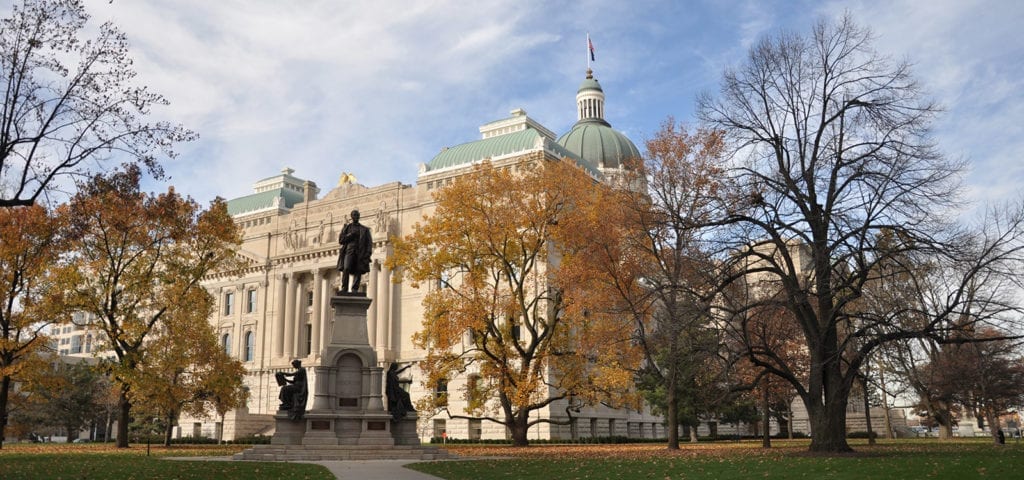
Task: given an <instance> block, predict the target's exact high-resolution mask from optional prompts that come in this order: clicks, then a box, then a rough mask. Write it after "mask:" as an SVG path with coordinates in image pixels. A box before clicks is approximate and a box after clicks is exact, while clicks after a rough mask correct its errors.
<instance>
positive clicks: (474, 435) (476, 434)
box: [469, 418, 484, 440]
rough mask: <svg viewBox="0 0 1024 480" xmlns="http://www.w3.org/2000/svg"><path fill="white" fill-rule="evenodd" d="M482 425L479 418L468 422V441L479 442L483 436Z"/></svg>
mask: <svg viewBox="0 0 1024 480" xmlns="http://www.w3.org/2000/svg"><path fill="white" fill-rule="evenodd" d="M483 431H484V429H483V423H482V422H481V420H480V419H479V418H471V419H470V420H469V439H470V440H480V437H481V436H482V435H483Z"/></svg>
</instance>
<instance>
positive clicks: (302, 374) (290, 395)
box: [274, 360, 309, 420]
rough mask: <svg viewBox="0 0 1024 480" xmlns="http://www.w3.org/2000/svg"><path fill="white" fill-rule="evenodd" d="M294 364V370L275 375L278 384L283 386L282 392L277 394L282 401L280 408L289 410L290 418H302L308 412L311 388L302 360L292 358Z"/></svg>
mask: <svg viewBox="0 0 1024 480" xmlns="http://www.w3.org/2000/svg"><path fill="white" fill-rule="evenodd" d="M292 366H293V367H295V371H294V372H292V373H285V372H277V374H275V375H274V377H275V378H276V379H277V384H278V385H280V386H281V392H280V393H279V394H278V395H277V398H278V400H280V401H281V405H280V406H279V407H278V409H279V410H286V411H288V418H291V419H292V420H300V419H301V418H302V416H303V415H304V414H305V413H306V399H307V398H308V396H309V389H308V387H307V385H306V369H305V368H302V361H301V360H292ZM289 377H290V379H289Z"/></svg>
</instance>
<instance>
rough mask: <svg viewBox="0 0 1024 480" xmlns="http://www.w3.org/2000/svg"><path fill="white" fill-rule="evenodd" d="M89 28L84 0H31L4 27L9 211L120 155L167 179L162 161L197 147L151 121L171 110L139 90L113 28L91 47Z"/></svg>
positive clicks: (2, 154)
mask: <svg viewBox="0 0 1024 480" xmlns="http://www.w3.org/2000/svg"><path fill="white" fill-rule="evenodd" d="M88 19H89V15H88V14H87V13H86V12H85V7H84V6H83V4H82V2H81V0H23V1H21V2H17V3H16V4H15V5H14V6H13V9H12V13H11V16H10V17H7V18H4V19H3V20H0V82H2V87H3V89H4V92H3V94H2V95H3V109H2V110H0V207H10V206H18V205H31V204H33V203H35V202H36V201H38V200H40V197H42V198H46V197H47V195H48V194H49V193H50V192H53V191H56V190H57V189H59V188H60V185H61V184H62V182H61V181H60V180H59V179H60V177H78V178H86V177H88V176H89V175H90V174H91V173H93V172H92V171H93V170H94V169H95V168H97V167H99V166H100V165H101V164H102V163H103V162H104V161H105V160H107V159H109V158H111V157H113V156H115V155H116V156H117V157H118V158H119V159H122V160H123V159H124V158H127V161H128V162H129V163H138V164H141V165H144V166H145V168H146V169H147V170H148V171H149V173H150V174H151V175H153V176H154V177H157V178H160V177H162V175H163V171H162V169H161V168H160V166H159V164H158V163H157V156H158V155H160V154H166V155H168V156H173V151H172V150H171V146H172V144H174V143H175V142H179V141H186V140H191V139H192V138H194V137H195V135H194V134H193V133H192V132H190V131H188V130H185V129H183V128H182V127H181V126H178V125H172V124H169V123H166V122H154V123H147V122H145V121H144V118H145V117H147V116H149V115H150V111H151V109H152V108H153V107H154V106H159V105H165V104H166V103H167V102H166V101H165V100H164V98H163V97H162V96H160V95H158V94H155V93H152V92H150V91H148V90H147V89H146V88H145V87H141V86H137V85H135V82H134V80H135V76H136V73H135V71H134V69H133V68H132V60H131V58H130V57H129V55H128V41H127V39H126V38H125V36H124V34H122V33H121V32H119V31H118V30H117V29H116V28H115V27H114V25H113V24H111V23H104V24H103V25H101V26H100V27H99V31H98V33H97V35H96V37H95V38H90V39H83V38H82V31H83V29H84V28H85V25H86V22H87V20H88ZM65 185H67V186H70V185H71V182H70V181H69V182H65Z"/></svg>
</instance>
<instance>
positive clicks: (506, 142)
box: [427, 128, 600, 175]
mask: <svg viewBox="0 0 1024 480" xmlns="http://www.w3.org/2000/svg"><path fill="white" fill-rule="evenodd" d="M543 138H545V137H544V135H542V134H541V133H540V132H538V131H537V130H534V129H532V128H527V129H525V130H520V131H518V132H513V133H508V134H505V135H499V136H496V137H491V138H485V139H483V140H476V141H473V142H467V143H463V144H461V145H456V146H454V147H450V148H447V149H445V150H444V151H442V152H441V153H439V154H437V155H436V156H435V157H434V158H433V159H431V160H430V162H428V163H427V171H431V170H440V169H442V168H451V167H457V166H460V165H469V164H471V163H473V162H478V161H481V160H484V159H487V158H494V157H500V156H502V155H508V154H511V153H516V152H522V151H526V150H531V149H534V148H536V147H537V141H538V139H543ZM545 147H546V148H548V149H550V150H552V151H553V152H554V153H555V154H556V155H557V156H559V157H560V158H569V159H571V160H573V161H575V162H576V163H577V164H579V165H581V166H583V167H584V168H586V169H587V171H589V172H590V173H591V174H594V175H600V172H598V170H597V169H595V168H594V167H593V165H591V164H590V163H589V162H585V161H583V159H582V158H580V156H579V155H576V154H575V153H573V152H572V151H570V150H568V149H566V148H564V147H563V146H561V145H559V144H557V143H555V142H551V141H547V142H545Z"/></svg>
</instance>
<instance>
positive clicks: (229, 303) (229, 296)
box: [224, 292, 235, 316]
mask: <svg viewBox="0 0 1024 480" xmlns="http://www.w3.org/2000/svg"><path fill="white" fill-rule="evenodd" d="M234 304H235V293H234V292H227V293H225V294H224V316H230V315H231V311H232V310H231V309H232V307H233V306H234Z"/></svg>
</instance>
